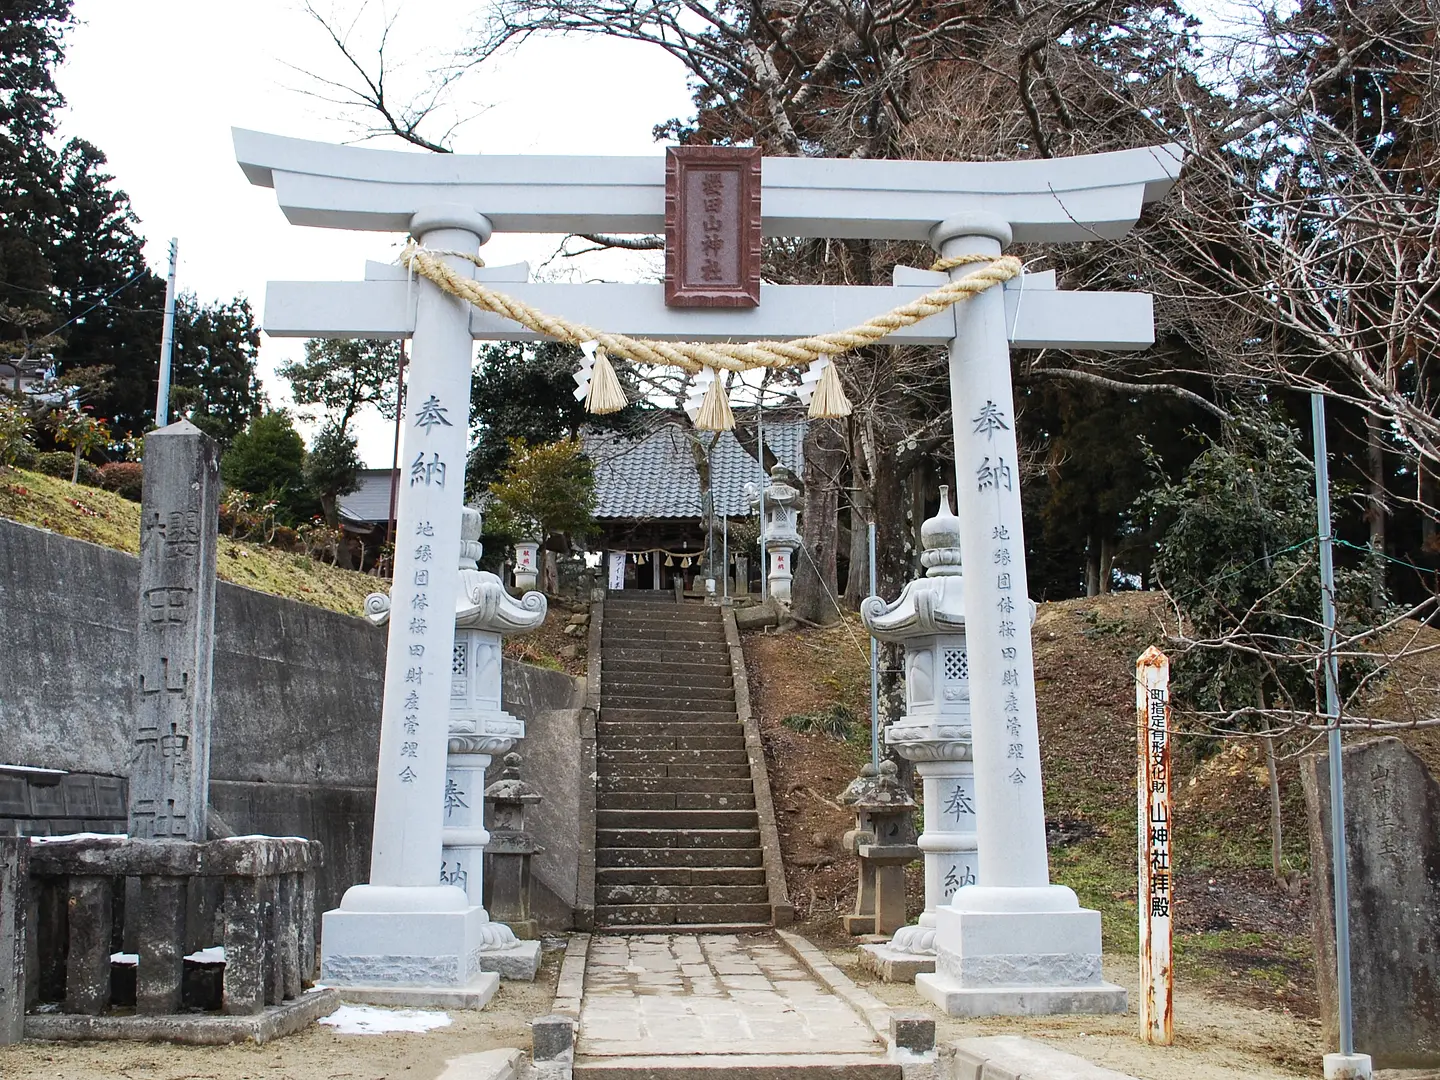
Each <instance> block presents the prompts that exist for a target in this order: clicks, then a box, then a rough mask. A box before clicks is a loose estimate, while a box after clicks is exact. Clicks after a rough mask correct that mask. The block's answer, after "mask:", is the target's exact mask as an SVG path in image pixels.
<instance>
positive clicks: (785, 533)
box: [745, 464, 801, 604]
mask: <svg viewBox="0 0 1440 1080" xmlns="http://www.w3.org/2000/svg"><path fill="white" fill-rule="evenodd" d="M784 471H785V466H783V465H779V464H777V465H775V466H774V468H772V469H771V470H770V482H769V483H767V484H766V485H765V497H764V500H763V503H764V511H765V517H764V520H762V521H761V522H760V535H761V537H762V539H764V541H765V549H766V550H767V551H768V552H769V553H770V578H769V582H770V596H771V597H772V598H774V599H775V600H776V601H778V602H779V603H782V604H788V603H790V582H791V581H792V580H793V579H794V577H795V551H796V549H798V548H799V547H800V528H799V519H800V508H799V506H798V505H797V504H798V503H799V502H800V497H801V493H800V491H799V490H798V489H797V488H795V487H793V486H791V485H790V484H787V483H785V481H784V480H782V479H780V477H781V475H782V474H783V473H784ZM745 494H746V495H747V496H748V497H749V499H750V505H751V506H752V507H755V508H756V509H757V510H758V509H760V507H761V503H762V500H761V497H760V489H759V488H758V487H757V486H756V485H755V484H746V485H745Z"/></svg>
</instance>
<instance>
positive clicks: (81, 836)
mask: <svg viewBox="0 0 1440 1080" xmlns="http://www.w3.org/2000/svg"><path fill="white" fill-rule="evenodd" d="M125 839H128V837H127V836H126V834H125V833H115V832H73V833H65V834H64V835H63V836H32V837H30V843H32V844H58V843H60V842H62V841H65V840H125Z"/></svg>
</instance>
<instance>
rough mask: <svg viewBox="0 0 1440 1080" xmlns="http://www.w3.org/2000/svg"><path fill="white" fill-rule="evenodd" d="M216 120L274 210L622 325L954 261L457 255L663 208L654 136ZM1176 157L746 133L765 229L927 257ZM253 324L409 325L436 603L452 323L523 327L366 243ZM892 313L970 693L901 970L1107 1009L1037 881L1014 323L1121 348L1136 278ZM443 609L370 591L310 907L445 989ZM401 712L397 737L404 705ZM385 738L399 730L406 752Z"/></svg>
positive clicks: (670, 334) (273, 294)
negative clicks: (944, 471) (910, 244)
mask: <svg viewBox="0 0 1440 1080" xmlns="http://www.w3.org/2000/svg"><path fill="white" fill-rule="evenodd" d="M234 138H235V148H236V155H237V158H238V159H239V162H240V165H241V167H242V169H244V171H245V173H246V175H247V176H248V177H249V179H250V180H251V182H252V183H254V184H257V185H260V186H262V187H271V188H274V190H275V194H276V197H277V199H278V201H279V204H280V207H281V209H282V210H283V211H284V213H285V216H286V217H287V218H288V219H289V220H290V221H291V222H292V223H294V224H297V225H311V226H319V227H323V228H336V229H355V230H367V231H376V232H396V233H409V234H410V235H411V236H412V237H414V238H415V239H416V240H417V241H418V242H419V243H420V244H422V245H424V246H425V247H427V248H429V249H431V250H432V251H434V252H436V253H444V256H443V257H444V259H445V261H446V263H447V264H448V265H450V266H451V267H453V268H454V269H456V270H457V271H458V272H459V273H460V274H461V275H462V276H468V277H472V278H474V279H476V280H480V281H484V282H487V283H489V284H492V285H494V286H497V287H500V288H502V289H503V291H504V292H507V293H509V294H510V295H512V296H514V297H516V298H518V299H519V300H522V301H524V302H526V303H528V304H531V305H533V306H534V307H536V308H539V309H541V310H544V311H546V312H549V313H552V314H554V315H559V316H564V317H566V318H568V319H570V320H571V321H573V322H576V323H583V324H587V325H592V326H596V327H602V328H604V329H605V330H607V331H611V332H619V333H625V334H628V335H631V336H635V337H649V338H654V339H659V340H677V341H737V342H738V341H751V340H759V339H785V338H791V337H799V336H805V335H812V334H821V333H825V332H828V331H833V330H840V329H843V328H845V327H847V326H850V325H852V324H854V323H855V322H857V321H858V320H859V319H861V318H864V317H867V316H869V315H873V314H877V313H880V312H885V311H888V310H891V309H893V308H895V307H897V306H899V305H901V304H903V303H907V302H909V301H911V300H914V299H917V298H918V297H919V296H921V295H923V294H924V293H926V292H928V291H930V290H932V289H934V288H935V287H937V286H938V285H940V284H943V283H944V282H946V281H947V280H950V279H951V278H959V277H961V276H963V275H964V274H965V273H967V272H969V271H970V270H971V269H973V268H972V267H971V266H961V267H957V268H956V269H954V270H952V271H950V272H949V274H948V275H947V274H945V273H936V272H931V271H927V270H916V269H911V268H907V267H897V268H896V271H895V275H894V283H893V284H892V285H890V286H805V285H795V286H777V285H762V286H760V289H759V304H758V305H757V306H754V307H745V308H715V307H710V308H690V309H682V308H676V307H667V306H666V302H665V289H664V286H662V285H658V284H656V285H618V284H584V285H571V284H548V283H536V282H529V281H527V280H526V278H527V276H528V267H526V266H525V265H523V264H521V265H518V266H510V267H495V268H488V267H487V268H478V269H477V268H476V267H475V266H474V265H473V264H472V263H471V262H469V261H467V260H466V258H465V257H464V256H467V255H470V256H473V255H474V254H475V253H476V252H478V250H479V248H480V246H481V245H482V244H484V243H485V242H486V241H487V240H488V239H489V238H490V236H491V235H492V233H493V232H497V231H500V232H533V233H562V232H565V233H596V232H608V233H642V232H655V231H658V230H660V229H661V228H662V227H663V226H664V224H665V210H666V183H665V176H666V173H665V161H664V159H663V158H661V157H658V156H656V157H643V158H640V157H628V158H627V157H594V158H581V157H536V156H524V157H505V156H490V155H483V156H481V155H476V156H462V155H444V156H439V155H434V156H431V155H422V154H416V153H408V152H396V151H383V150H370V149H361V148H356V147H345V146H334V145H330V144H325V143H317V142H308V141H304V140H298V139H290V138H282V137H279V136H274V135H267V134H262V133H258V132H252V131H244V130H236V131H235V133H234ZM1182 159H1183V155H1182V152H1181V150H1180V149H1179V148H1178V147H1176V146H1173V145H1170V146H1158V147H1150V148H1143V149H1137V150H1127V151H1120V152H1117V153H1108V154H1094V155H1087V156H1083V157H1073V158H1060V159H1050V160H1038V161H1021V162H986V163H955V162H915V161H866V160H854V159H844V160H836V159H813V158H765V159H764V160H763V163H762V166H761V188H760V190H761V195H760V218H761V229H762V231H763V233H764V235H767V236H792V237H809V238H855V239H889V240H910V241H922V242H928V243H929V244H930V245H931V246H932V247H933V248H934V249H935V250H936V251H937V252H939V254H940V255H941V256H942V257H949V256H955V255H979V256H992V257H998V256H999V255H1000V254H1001V252H1002V251H1003V249H1004V248H1005V247H1006V246H1007V245H1009V244H1010V243H1011V242H1013V241H1021V242H1040V243H1063V242H1076V241H1084V240H1092V239H1097V238H1101V239H1115V238H1117V237H1120V236H1123V235H1124V234H1125V233H1126V232H1127V231H1128V230H1129V229H1130V228H1131V227H1132V226H1133V225H1134V223H1135V221H1136V219H1137V218H1138V217H1139V215H1140V212H1141V209H1142V208H1143V206H1144V205H1145V204H1146V203H1149V202H1154V201H1156V200H1158V199H1160V198H1162V197H1164V195H1165V194H1166V193H1167V192H1168V191H1169V189H1170V187H1171V186H1172V185H1173V183H1174V181H1175V179H1176V177H1177V175H1178V174H1179V169H1180V165H1181V162H1182ZM264 328H265V330H266V332H267V333H269V334H271V335H272V336H284V337H363V338H405V337H409V338H412V339H413V340H412V349H411V355H412V361H411V366H410V372H411V374H410V388H409V399H408V400H409V402H410V405H409V409H408V412H407V416H406V419H405V425H404V436H403V444H404V445H403V449H402V458H403V461H402V468H403V470H404V471H403V473H402V484H401V488H400V498H399V506H398V510H397V517H398V524H397V538H398V539H397V544H396V556H395V578H394V585H393V588H392V590H391V598H392V603H393V605H394V610H395V612H397V613H401V612H410V611H412V610H413V611H416V612H419V611H422V610H425V609H428V610H431V611H434V612H450V611H453V610H454V599H455V598H454V596H453V589H454V580H455V579H454V575H453V574H437V575H431V574H429V573H427V572H426V571H427V570H428V569H429V567H430V566H432V565H433V566H434V567H436V568H439V567H446V568H448V567H453V566H454V565H455V564H456V559H457V558H458V554H459V544H460V536H459V522H460V508H461V500H462V493H463V492H462V489H463V472H464V467H465V451H466V423H465V419H466V417H467V416H468V407H469V400H470V369H471V363H472V357H473V344H474V342H475V341H476V340H492V341H493V340H513V341H525V340H533V339H535V338H536V337H537V336H538V335H536V334H535V333H533V332H532V331H530V330H527V329H525V328H523V327H520V326H519V325H517V324H516V323H513V322H510V321H508V320H505V319H503V318H500V317H499V316H496V315H493V314H490V313H487V312H483V311H479V310H475V309H472V308H471V307H470V306H469V305H467V304H465V303H463V302H462V301H460V300H458V299H456V298H455V297H453V296H450V295H448V294H447V293H445V292H443V291H442V290H441V289H440V288H438V287H437V286H436V285H434V284H432V283H431V282H430V281H429V280H425V279H421V278H418V277H417V278H414V279H412V278H410V277H409V275H408V274H407V272H406V270H405V269H403V268H400V267H396V266H391V265H385V264H381V263H373V262H372V263H368V264H367V266H366V270H365V279H364V280H363V281H355V282H286V281H277V282H271V283H270V285H269V288H268V291H267V294H266V301H265V315H264ZM887 341H889V342H890V343H893V344H896V345H901V344H908V345H920V344H947V345H949V347H950V382H951V402H952V406H953V411H954V424H955V457H956V472H957V476H958V483H957V497H958V515H959V517H960V520H961V522H962V528H961V551H962V556H963V561H964V565H965V567H966V588H967V598H966V599H967V625H968V627H969V641H968V646H969V664H970V681H971V701H972V708H973V715H974V724H973V754H974V761H975V772H976V777H975V794H976V802H977V817H978V848H979V883H978V884H977V885H973V886H967V887H966V888H964V889H961V890H960V891H959V892H957V893H956V894H955V897H954V898H953V900H952V902H951V904H950V905H948V906H946V907H945V908H943V909H942V910H940V911H938V912H937V947H938V951H939V957H938V967H937V972H936V974H935V975H934V976H928V977H922V978H921V979H920V980H919V984H920V986H921V988H922V990H923V991H924V992H925V993H927V994H928V995H929V996H931V997H932V998H933V999H934V1000H936V1001H937V1003H940V1004H942V1005H943V1006H944V1007H945V1008H946V1009H947V1010H948V1011H950V1012H951V1013H962V1012H963V1013H971V1014H984V1013H997V1012H1011V1013H1014V1012H1042V1011H1050V1012H1062V1011H1086V1012H1090V1011H1113V1010H1117V1009H1121V1010H1123V1009H1124V1007H1125V994H1124V991H1123V990H1122V989H1120V988H1119V987H1115V986H1111V985H1109V984H1106V983H1104V982H1103V981H1102V979H1101V976H1100V917H1099V914H1098V913H1097V912H1094V911H1087V910H1082V909H1081V908H1080V906H1079V904H1078V902H1077V900H1076V897H1075V894H1074V893H1073V892H1071V891H1070V890H1069V889H1066V888H1063V887H1060V886H1054V885H1051V884H1050V878H1049V864H1048V859H1047V855H1046V849H1045V812H1044V804H1043V798H1042V789H1041V783H1040V753H1039V736H1038V731H1037V724H1036V712H1035V680H1034V665H1033V658H1032V653H1031V645H1030V635H1029V633H1028V632H1027V620H1026V618H1025V612H1026V610H1027V608H1028V603H1027V601H1028V591H1027V587H1026V575H1025V558H1024V552H1025V547H1024V540H1023V536H1022V533H1021V517H1020V490H1019V484H1018V478H1019V468H1018V461H1017V457H1016V442H1015V429H1014V417H1013V394H1012V388H1011V381H1010V362H1009V349H1010V346H1011V345H1014V346H1017V347H1020V348H1065V349H1096V350H1131V349H1143V348H1145V347H1147V346H1149V345H1151V344H1152V343H1153V341H1154V319H1153V309H1152V303H1151V298H1150V297H1149V296H1148V295H1146V294H1140V293H1085V292H1065V291H1060V290H1059V289H1057V287H1056V281H1055V276H1054V274H1053V272H1050V273H1043V274H1026V275H1023V276H1020V277H1017V278H1015V279H1014V280H1012V281H1010V282H1008V283H1007V284H1006V285H1005V286H1004V288H1003V289H1000V288H992V289H989V290H988V291H986V292H984V293H981V294H980V295H978V296H974V297H971V298H970V299H969V300H967V301H965V302H962V303H960V304H958V305H956V306H955V307H954V308H953V309H950V310H947V311H945V312H942V313H941V314H938V315H935V316H932V317H930V318H928V319H925V320H923V321H921V322H918V323H916V324H914V325H913V326H909V327H907V328H905V329H903V330H900V331H897V332H895V333H894V334H893V335H891V336H890V337H889V338H888V339H887ZM452 623H453V620H450V619H432V620H423V619H421V620H418V621H417V622H414V623H412V620H410V619H406V618H400V617H398V615H397V617H393V618H392V619H391V622H390V637H389V646H388V652H387V666H386V672H385V696H384V711H383V718H382V727H381V740H380V769H379V780H378V783H377V789H376V802H375V841H374V850H373V856H372V859H371V872H370V883H369V884H368V885H361V886H355V887H354V888H352V889H351V890H350V891H349V892H348V893H347V894H346V896H345V898H344V900H343V901H342V903H341V906H340V908H339V909H338V910H337V911H336V912H333V913H330V916H333V917H335V918H337V919H340V920H342V921H343V920H347V919H355V920H363V921H364V922H365V923H366V925H367V931H366V934H367V940H368V941H369V943H370V945H369V947H370V948H371V949H372V950H373V960H374V966H375V967H376V969H377V970H387V971H391V972H395V973H397V976H396V977H397V981H404V980H405V979H407V978H408V979H409V980H410V984H411V985H413V986H415V987H416V988H417V989H419V988H434V989H435V990H436V991H437V992H438V993H440V994H441V995H442V996H443V995H444V994H445V993H446V991H447V990H448V991H451V992H453V990H454V989H456V988H463V987H464V986H465V985H467V984H468V982H469V981H470V980H471V979H472V977H473V972H472V971H471V964H470V961H471V956H470V954H471V951H472V950H473V949H474V947H475V946H474V944H473V943H472V937H473V933H474V930H473V928H472V927H470V922H471V921H473V918H472V916H471V915H470V914H467V913H468V912H470V911H471V909H470V906H469V905H468V902H467V901H466V899H465V895H464V893H463V892H462V891H461V890H459V889H458V888H456V887H454V886H450V885H443V884H439V883H438V878H439V872H440V871H439V868H440V864H441V843H442V840H441V825H442V817H443V815H442V806H441V803H440V793H441V792H442V791H443V788H444V778H445V749H446V734H447V732H446V721H447V702H448V695H449V673H448V666H449V658H450V655H451V648H452V639H451V635H452V634H453V629H454V628H453V625H452ZM412 625H419V626H422V627H423V630H422V631H421V632H420V633H419V634H416V633H412V632H411V630H410V629H409V627H411V626H412ZM416 646H420V647H421V653H418V654H417V653H416V652H415V648H416ZM417 723H418V737H417V735H416V734H413V733H407V732H406V725H407V724H408V725H409V726H410V728H411V730H412V732H413V730H414V729H415V728H416V726H417ZM416 743H418V744H419V745H418V750H417V749H416V746H415V744H416ZM402 746H406V747H408V752H409V753H410V754H414V755H416V756H413V757H406V758H404V759H402V758H401V756H400V754H401V748H402ZM327 918H329V916H327ZM328 925H329V923H328V922H327V926H328ZM322 947H323V943H322ZM417 953H423V956H420V955H417ZM407 973H408V974H407ZM422 993H423V990H422Z"/></svg>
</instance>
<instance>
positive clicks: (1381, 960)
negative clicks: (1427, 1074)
mask: <svg viewBox="0 0 1440 1080" xmlns="http://www.w3.org/2000/svg"><path fill="white" fill-rule="evenodd" d="M1340 760H1341V765H1342V768H1343V770H1344V775H1345V840H1346V844H1347V861H1348V869H1349V878H1350V982H1351V1001H1352V1003H1353V1009H1354V1024H1355V1027H1354V1031H1355V1049H1356V1050H1357V1051H1361V1052H1363V1053H1366V1054H1369V1055H1370V1057H1371V1059H1372V1061H1373V1063H1374V1065H1375V1067H1376V1068H1380V1069H1405V1068H1410V1069H1420V1068H1430V1069H1433V1068H1435V1067H1436V1066H1440V784H1436V782H1435V779H1434V777H1432V776H1431V775H1430V773H1429V771H1428V770H1427V769H1426V768H1425V764H1424V762H1422V761H1421V760H1420V758H1419V757H1417V756H1416V754H1415V753H1414V751H1412V750H1410V749H1409V748H1408V747H1407V746H1406V745H1405V744H1404V743H1402V742H1401V741H1400V740H1399V739H1394V738H1388V739H1375V740H1373V741H1371V742H1364V743H1359V744H1357V745H1352V746H1347V747H1345V749H1344V750H1342V751H1341V753H1340ZM1301 764H1302V768H1301V772H1300V776H1301V781H1302V783H1303V785H1304V788H1305V809H1306V816H1307V818H1308V819H1309V824H1310V867H1311V869H1310V887H1311V898H1310V910H1311V913H1312V918H1313V920H1314V931H1315V976H1316V978H1315V981H1316V983H1317V985H1318V988H1319V991H1320V1015H1321V1016H1322V1017H1323V1018H1324V1023H1325V1034H1326V1039H1327V1041H1328V1043H1329V1047H1330V1049H1331V1050H1334V1049H1336V1048H1338V1046H1339V1042H1340V1035H1339V1027H1338V1019H1337V1015H1338V1007H1337V1004H1336V969H1335V894H1334V863H1333V861H1332V859H1333V855H1332V852H1333V850H1334V849H1333V848H1332V847H1331V846H1330V839H1331V837H1330V785H1329V767H1330V766H1329V755H1328V754H1315V755H1313V756H1310V757H1306V758H1305V759H1304V760H1303V761H1302V763H1301Z"/></svg>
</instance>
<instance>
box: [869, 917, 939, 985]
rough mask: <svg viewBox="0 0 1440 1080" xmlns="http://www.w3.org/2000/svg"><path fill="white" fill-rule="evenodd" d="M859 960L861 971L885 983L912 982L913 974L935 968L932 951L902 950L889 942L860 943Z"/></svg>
mask: <svg viewBox="0 0 1440 1080" xmlns="http://www.w3.org/2000/svg"><path fill="white" fill-rule="evenodd" d="M907 929H908V928H907ZM859 961H860V970H861V971H868V972H870V973H871V974H872V975H874V976H875V977H876V978H878V979H879V980H880V981H881V982H887V983H913V982H914V981H915V976H917V975H928V974H930V973H931V972H933V971H934V970H935V954H934V953H933V952H930V953H914V952H904V951H902V950H900V949H897V948H895V946H894V945H892V944H890V943H889V942H885V943H884V944H880V945H861V946H860V955H859Z"/></svg>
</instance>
